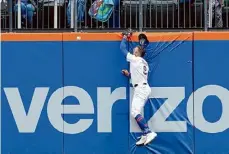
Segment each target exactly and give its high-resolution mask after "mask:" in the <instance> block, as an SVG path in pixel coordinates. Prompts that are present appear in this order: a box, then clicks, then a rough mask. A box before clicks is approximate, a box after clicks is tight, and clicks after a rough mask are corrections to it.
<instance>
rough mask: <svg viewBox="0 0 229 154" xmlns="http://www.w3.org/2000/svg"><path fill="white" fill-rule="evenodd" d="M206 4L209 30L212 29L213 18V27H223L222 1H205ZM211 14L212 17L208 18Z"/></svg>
mask: <svg viewBox="0 0 229 154" xmlns="http://www.w3.org/2000/svg"><path fill="white" fill-rule="evenodd" d="M207 1H208V2H209V3H208V13H207V25H208V27H209V28H211V27H212V19H213V18H214V17H215V27H216V28H222V27H223V17H222V8H223V4H224V0H207ZM210 12H212V16H210Z"/></svg>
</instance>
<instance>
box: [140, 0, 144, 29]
mask: <svg viewBox="0 0 229 154" xmlns="http://www.w3.org/2000/svg"><path fill="white" fill-rule="evenodd" d="M142 28H143V16H142V0H140V1H139V31H140V32H142Z"/></svg>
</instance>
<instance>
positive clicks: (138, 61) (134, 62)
mask: <svg viewBox="0 0 229 154" xmlns="http://www.w3.org/2000/svg"><path fill="white" fill-rule="evenodd" d="M126 60H127V61H128V62H130V74H131V80H132V84H133V86H134V85H135V84H143V83H148V72H149V66H148V63H147V62H146V61H145V59H143V58H142V57H136V56H135V55H133V54H131V53H128V54H127V56H126Z"/></svg>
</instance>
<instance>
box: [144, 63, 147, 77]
mask: <svg viewBox="0 0 229 154" xmlns="http://www.w3.org/2000/svg"><path fill="white" fill-rule="evenodd" d="M143 74H145V75H147V68H146V66H145V65H144V66H143Z"/></svg>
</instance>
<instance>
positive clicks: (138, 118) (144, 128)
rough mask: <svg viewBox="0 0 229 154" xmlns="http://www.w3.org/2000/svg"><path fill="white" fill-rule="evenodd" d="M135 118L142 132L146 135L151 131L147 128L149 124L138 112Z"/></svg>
mask: <svg viewBox="0 0 229 154" xmlns="http://www.w3.org/2000/svg"><path fill="white" fill-rule="evenodd" d="M135 120H136V121H137V123H138V125H139V127H140V128H141V130H142V131H143V134H144V135H146V134H148V133H150V132H151V131H150V130H149V126H148V124H147V122H146V120H145V118H144V117H143V116H142V115H140V114H138V115H137V116H136V117H135Z"/></svg>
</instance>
